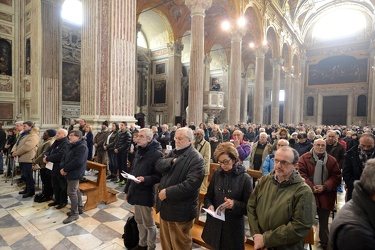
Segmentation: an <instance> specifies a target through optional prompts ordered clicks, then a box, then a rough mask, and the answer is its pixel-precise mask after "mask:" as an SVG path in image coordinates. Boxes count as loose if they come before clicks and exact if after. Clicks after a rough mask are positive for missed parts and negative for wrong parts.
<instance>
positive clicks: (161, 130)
mask: <svg viewBox="0 0 375 250" xmlns="http://www.w3.org/2000/svg"><path fill="white" fill-rule="evenodd" d="M1 131H2V129H1V128H0V138H2V137H3V135H2V133H1ZM38 133H39V130H38V129H37V128H35V127H34V126H33V123H32V122H30V121H28V122H22V123H20V122H18V123H16V124H15V128H14V129H9V130H8V136H6V137H5V142H4V143H3V144H0V146H2V147H1V149H2V153H4V154H5V155H7V156H8V161H7V163H8V167H7V171H6V173H5V174H6V175H9V174H14V173H11V172H12V166H13V165H12V164H13V163H14V162H15V161H17V162H18V164H19V168H20V170H21V172H22V175H21V181H24V182H25V183H26V187H25V189H24V190H23V191H21V192H20V194H22V195H23V197H24V198H28V197H32V196H34V194H35V188H34V180H33V176H32V171H33V169H34V170H37V169H40V173H41V179H42V182H43V190H42V192H41V193H40V194H38V195H36V196H35V198H34V200H35V201H36V202H46V201H50V200H52V199H53V198H54V199H53V201H52V202H51V203H49V204H48V205H49V206H55V207H56V208H57V209H60V208H63V207H65V206H66V205H67V197H68V196H69V198H70V200H71V210H70V212H69V213H68V218H67V219H65V220H64V223H70V222H72V221H74V220H77V219H78V217H79V216H78V215H79V214H81V213H82V212H83V211H82V199H81V194H80V191H79V188H78V185H79V181H80V179H82V177H83V176H84V174H85V168H86V161H87V160H95V161H97V162H99V163H103V164H106V165H107V166H108V169H107V179H108V181H115V182H118V183H119V185H124V193H125V199H126V200H127V201H128V202H129V203H130V204H132V205H134V211H135V220H136V222H137V224H138V229H139V243H138V246H136V247H135V248H134V249H155V242H156V226H155V221H154V219H153V206H154V204H155V202H156V210H157V212H159V213H160V218H161V220H160V238H161V245H162V248H163V249H191V247H192V240H191V229H192V227H193V223H194V219H195V217H196V216H197V214H198V209H199V208H198V197H199V194H200V192H201V193H202V192H203V193H204V194H205V198H204V207H205V208H206V209H208V210H210V211H212V212H216V210H217V209H219V210H220V211H221V212H222V213H225V218H226V219H225V221H222V220H218V219H216V218H214V217H211V215H209V214H207V219H206V223H205V227H204V230H203V234H202V238H203V240H205V242H206V243H207V244H209V245H210V246H212V247H213V248H214V249H243V248H244V238H245V233H244V216H247V217H248V220H249V225H250V231H251V234H252V237H253V239H254V248H255V249H261V248H263V247H266V248H267V249H303V244H304V237H305V236H306V234H307V233H308V232H309V230H310V228H311V227H312V225H313V223H314V219H315V215H316V214H317V215H318V218H319V240H320V245H321V247H322V248H323V249H327V248H328V247H329V245H330V246H331V249H349V248H345V244H341V243H340V244H339V243H337V239H340V240H343V241H344V239H346V240H347V239H349V238H350V239H352V242H350V243H351V244H352V245H353V244H355V243H354V242H356V238H355V237H354V236H353V237H352V236H350V235H348V234H349V233H348V232H347V231H343V230H342V227H340V226H339V225H338V224H340V225H341V224H345V223H346V222H348V223H349V225H350V227H349V226H348V228H350V229H352V228H355V230H357V231H355V232H356V233H358V234H360V233H362V232H363V230H367V231H366V233H364V234H362V235H361V237H358V239H359V238H360V239H365V238H366V237H367V238H366V240H368V241H370V242H373V241H374V239H373V238H371V237H373V236H374V227H373V225H375V224H374V223H373V222H374V218H373V216H372V213H366V216H367V217H368V220H369V221H370V222H367V223H363V225H360V224H359V223H355V219H353V216H355V215H356V214H358V213H360V212H361V211H367V210H368V209H369V208H373V207H374V206H375V179H374V178H375V177H374V170H373V169H374V168H375V160H370V159H371V158H375V143H374V134H375V128H374V127H370V126H365V127H358V126H315V127H313V126H307V125H304V124H298V125H296V126H294V125H283V124H279V125H275V126H270V125H269V126H260V125H253V124H245V123H241V124H238V125H235V126H228V125H223V126H222V128H220V126H219V125H218V124H213V125H211V124H207V125H206V124H205V123H201V124H199V126H195V124H193V123H190V124H189V125H188V126H184V127H182V126H181V124H176V125H175V126H173V127H172V128H171V129H169V126H168V125H167V124H163V125H161V126H160V125H159V124H158V123H156V124H155V125H154V126H150V128H141V129H139V128H137V127H136V125H135V124H130V125H129V127H128V124H127V123H126V122H120V123H112V124H111V129H109V123H108V122H107V121H104V122H103V123H102V125H101V130H100V131H99V132H98V133H96V134H95V135H94V134H93V131H92V127H91V126H90V125H87V124H86V121H85V120H83V119H82V120H80V121H79V123H78V124H76V121H74V120H72V122H71V125H70V127H69V129H68V130H65V129H59V130H57V131H55V130H53V129H47V130H46V131H45V132H44V133H43V136H42V140H41V141H40V142H39V136H38ZM2 141H3V139H2ZM2 141H0V142H2ZM211 162H215V163H217V164H218V165H219V167H218V169H217V170H216V171H215V172H214V173H213V175H212V177H211V180H210V181H208V179H209V178H208V177H209V175H210V163H211ZM51 165H52V166H51ZM247 168H250V169H252V170H257V171H260V172H261V173H262V175H263V176H262V177H261V178H260V179H256V178H251V177H250V176H249V175H248V173H247ZM2 170H3V169H2V168H0V171H2ZM122 172H126V173H130V174H132V175H134V176H135V177H136V179H135V180H131V181H130V180H127V179H126V178H125V177H123V175H121V173H122ZM365 173H368V175H372V176H364V174H365ZM342 179H343V181H344V182H345V185H344V186H343V187H344V188H345V189H346V201H347V202H348V203H347V205H345V206H344V208H343V211H345V212H342V213H343V215H340V213H339V214H338V216H337V219H335V220H334V222H333V224H332V228H331V232H330V230H329V225H328V221H329V216H330V213H331V211H332V210H333V208H334V204H335V200H336V195H337V192H342V189H341V187H342V185H341V183H342ZM156 187H157V188H156ZM352 198H353V200H352V201H351V199H352ZM363 204H366V206H367V207H364V206H363ZM374 211H375V210H374ZM367 217H366V218H367ZM336 220H337V221H338V222H336ZM350 223H351V224H350ZM371 227H372V228H371ZM368 230H370V231H368ZM371 230H372V231H371ZM330 233H331V235H330ZM330 237H331V240H330ZM371 240H372V241H371Z"/></svg>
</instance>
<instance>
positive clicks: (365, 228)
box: [330, 181, 375, 250]
mask: <svg viewBox="0 0 375 250" xmlns="http://www.w3.org/2000/svg"><path fill="white" fill-rule="evenodd" d="M330 245H331V246H330V249H331V250H349V249H350V250H351V249H358V250H361V249H363V250H365V249H366V250H367V249H374V247H375V202H374V201H373V200H371V198H370V196H369V195H368V194H367V193H366V192H365V191H364V190H363V188H362V186H361V183H360V182H359V181H357V182H355V183H354V192H353V199H352V200H351V201H349V202H347V203H346V204H345V205H344V207H343V208H341V210H340V211H339V212H338V214H337V215H336V216H335V219H334V220H333V222H332V226H331V229H330Z"/></svg>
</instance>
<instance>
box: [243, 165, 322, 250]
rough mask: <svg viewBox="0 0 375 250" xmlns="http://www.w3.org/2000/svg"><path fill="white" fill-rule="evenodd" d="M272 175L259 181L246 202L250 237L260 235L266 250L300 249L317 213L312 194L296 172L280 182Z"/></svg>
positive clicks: (273, 172)
mask: <svg viewBox="0 0 375 250" xmlns="http://www.w3.org/2000/svg"><path fill="white" fill-rule="evenodd" d="M274 175H275V170H273V171H272V172H271V173H269V174H267V175H265V176H263V177H262V178H260V179H259V182H258V185H257V186H256V187H255V189H254V192H253V193H252V194H251V196H250V199H249V201H248V203H247V216H248V218H249V224H250V231H251V234H252V235H254V234H263V240H264V244H265V246H266V247H267V248H271V247H272V248H276V249H277V250H279V249H288V250H293V249H303V245H304V238H305V236H306V235H307V234H308V232H309V230H310V228H311V227H312V225H313V222H314V218H315V214H316V206H315V201H314V195H313V193H312V191H311V188H310V187H309V186H308V185H307V184H306V183H305V180H304V179H303V178H302V177H301V176H300V174H299V173H298V171H297V170H295V171H294V172H293V174H292V176H291V178H290V179H289V180H287V181H284V182H282V183H278V182H277V181H276V180H275V178H274Z"/></svg>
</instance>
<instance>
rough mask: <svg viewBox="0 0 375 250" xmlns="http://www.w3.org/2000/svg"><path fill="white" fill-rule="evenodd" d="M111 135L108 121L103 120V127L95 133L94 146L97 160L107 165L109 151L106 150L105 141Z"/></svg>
mask: <svg viewBox="0 0 375 250" xmlns="http://www.w3.org/2000/svg"><path fill="white" fill-rule="evenodd" d="M108 135H109V131H108V122H107V121H104V122H102V129H101V130H100V131H99V132H98V133H97V134H96V135H95V138H94V147H95V149H96V161H97V162H99V163H101V164H104V165H107V152H106V151H105V150H104V142H105V141H106V140H107V137H108Z"/></svg>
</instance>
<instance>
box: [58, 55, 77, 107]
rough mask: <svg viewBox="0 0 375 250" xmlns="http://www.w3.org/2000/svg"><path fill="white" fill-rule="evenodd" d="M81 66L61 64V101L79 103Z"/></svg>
mask: <svg viewBox="0 0 375 250" xmlns="http://www.w3.org/2000/svg"><path fill="white" fill-rule="evenodd" d="M80 85H81V66H80V65H79V64H74V63H68V62H63V63H62V100H63V101H65V102H79V101H80V95H81V92H80Z"/></svg>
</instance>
